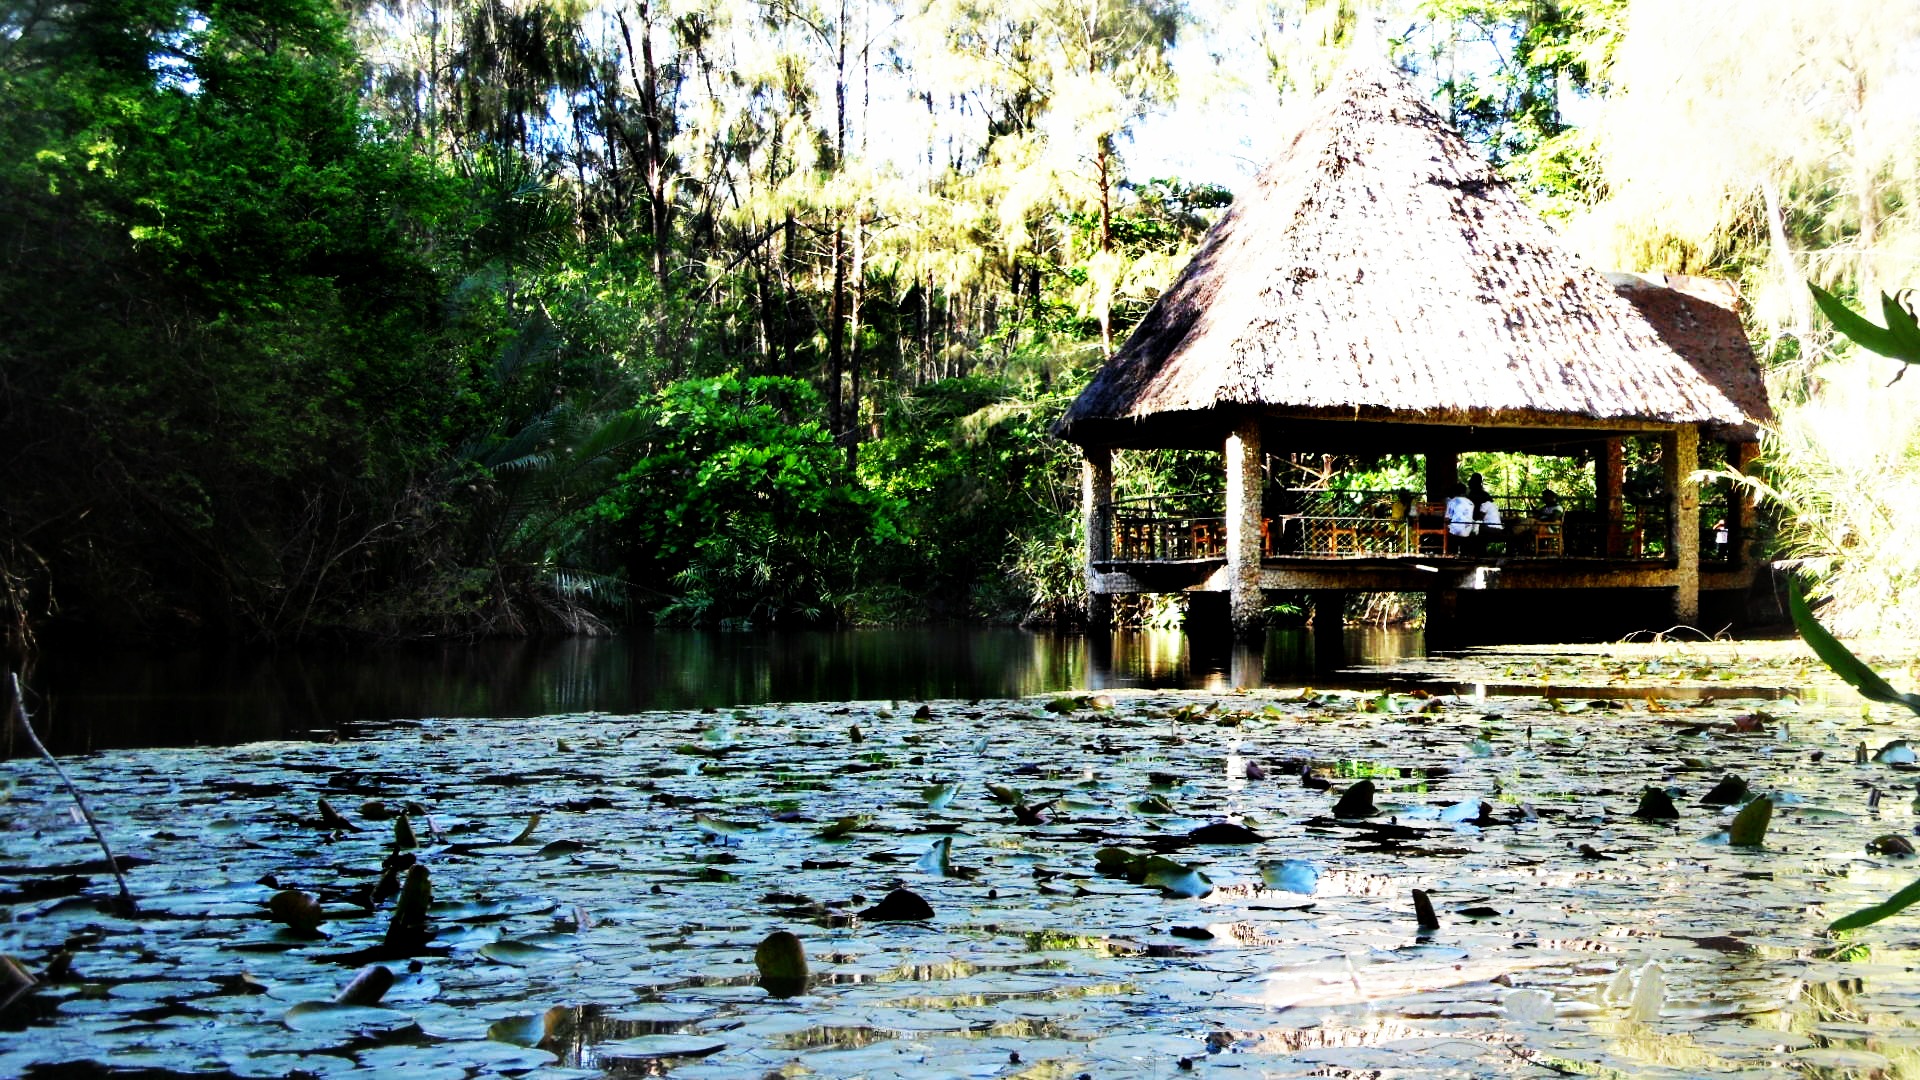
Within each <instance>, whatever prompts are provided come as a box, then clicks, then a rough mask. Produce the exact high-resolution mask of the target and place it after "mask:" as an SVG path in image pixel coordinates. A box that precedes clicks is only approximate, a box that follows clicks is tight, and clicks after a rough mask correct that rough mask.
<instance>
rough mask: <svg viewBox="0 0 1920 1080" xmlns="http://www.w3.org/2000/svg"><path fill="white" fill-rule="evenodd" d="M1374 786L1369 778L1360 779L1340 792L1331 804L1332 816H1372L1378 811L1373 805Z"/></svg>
mask: <svg viewBox="0 0 1920 1080" xmlns="http://www.w3.org/2000/svg"><path fill="white" fill-rule="evenodd" d="M1373 793H1374V786H1373V781H1371V780H1361V781H1359V782H1357V783H1355V784H1354V785H1353V786H1352V787H1349V788H1348V789H1347V790H1345V791H1343V792H1341V793H1340V800H1339V801H1338V802H1336V803H1334V804H1333V816H1334V817H1337V818H1363V817H1372V816H1373V815H1375V814H1377V813H1379V812H1380V811H1379V808H1377V807H1375V806H1374V805H1373Z"/></svg>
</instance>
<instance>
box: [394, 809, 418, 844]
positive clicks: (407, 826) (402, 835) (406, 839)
mask: <svg viewBox="0 0 1920 1080" xmlns="http://www.w3.org/2000/svg"><path fill="white" fill-rule="evenodd" d="M417 846H419V845H418V843H417V841H415V839H414V836H413V825H412V823H410V822H409V821H408V820H407V815H405V814H401V815H400V816H399V817H396V818H394V819H393V848H394V850H395V851H406V850H408V849H409V848H413V847H417Z"/></svg>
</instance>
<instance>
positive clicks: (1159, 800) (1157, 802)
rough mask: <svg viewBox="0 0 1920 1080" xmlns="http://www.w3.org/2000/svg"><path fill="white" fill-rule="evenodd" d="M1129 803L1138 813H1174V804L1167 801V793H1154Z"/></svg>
mask: <svg viewBox="0 0 1920 1080" xmlns="http://www.w3.org/2000/svg"><path fill="white" fill-rule="evenodd" d="M1128 805H1129V806H1131V807H1133V809H1134V811H1135V812H1136V813H1141V814H1171V813H1173V804H1172V803H1170V802H1168V801H1167V797H1166V796H1165V795H1160V794H1153V795H1148V796H1146V797H1144V798H1140V799H1135V800H1134V801H1133V802H1131V803H1129V804H1128Z"/></svg>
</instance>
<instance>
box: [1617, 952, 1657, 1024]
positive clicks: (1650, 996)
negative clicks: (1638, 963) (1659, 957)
mask: <svg viewBox="0 0 1920 1080" xmlns="http://www.w3.org/2000/svg"><path fill="white" fill-rule="evenodd" d="M1666 1003H1667V980H1666V976H1665V974H1664V973H1663V972H1662V971H1661V968H1660V965H1659V964H1653V963H1650V964H1648V965H1647V966H1645V967H1643V968H1641V969H1640V977H1639V978H1638V979H1637V980H1635V981H1634V984H1633V999H1632V1000H1631V1001H1629V1002H1628V1003H1627V1017H1628V1019H1631V1020H1639V1021H1642V1022H1646V1021H1651V1020H1658V1019H1660V1011H1661V1009H1663V1008H1664V1007H1665V1006H1666Z"/></svg>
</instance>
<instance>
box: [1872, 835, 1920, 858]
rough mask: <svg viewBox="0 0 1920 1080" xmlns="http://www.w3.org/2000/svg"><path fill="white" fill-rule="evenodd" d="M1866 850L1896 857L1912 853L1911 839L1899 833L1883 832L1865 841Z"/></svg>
mask: <svg viewBox="0 0 1920 1080" xmlns="http://www.w3.org/2000/svg"><path fill="white" fill-rule="evenodd" d="M1867 850H1868V851H1870V852H1872V853H1873V854H1875V855H1888V856H1893V857H1896V858H1899V857H1904V856H1908V855H1912V854H1913V853H1914V848H1913V841H1911V840H1909V839H1907V838H1906V837H1904V836H1901V835H1900V834H1899V833H1885V834H1883V835H1880V836H1876V837H1874V838H1873V839H1872V840H1869V841H1868V842H1867Z"/></svg>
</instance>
